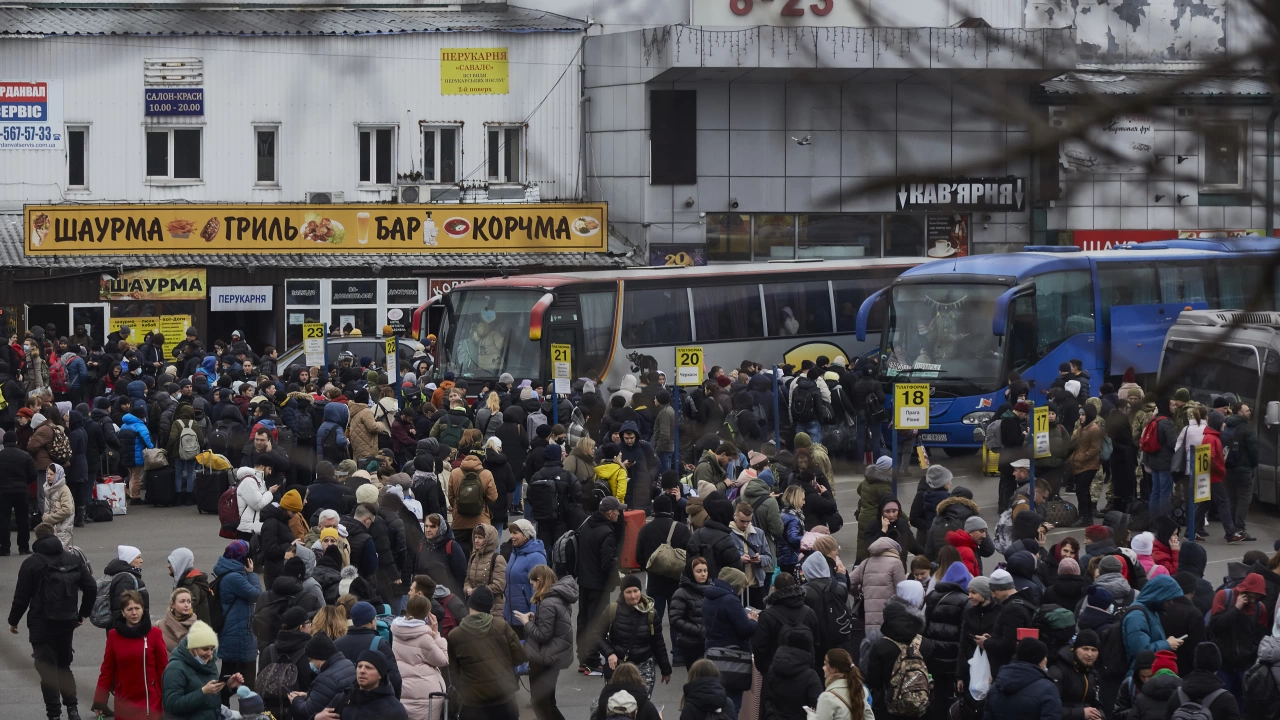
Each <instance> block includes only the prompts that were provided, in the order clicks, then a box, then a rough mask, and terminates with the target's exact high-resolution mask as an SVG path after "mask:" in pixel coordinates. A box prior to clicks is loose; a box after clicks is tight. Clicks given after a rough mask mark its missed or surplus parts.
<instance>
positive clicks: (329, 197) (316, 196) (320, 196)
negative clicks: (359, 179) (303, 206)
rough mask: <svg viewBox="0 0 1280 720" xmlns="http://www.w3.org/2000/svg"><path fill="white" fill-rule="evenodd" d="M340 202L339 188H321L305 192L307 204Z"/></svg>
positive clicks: (336, 203)
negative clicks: (316, 190)
mask: <svg viewBox="0 0 1280 720" xmlns="http://www.w3.org/2000/svg"><path fill="white" fill-rule="evenodd" d="M342 203H343V199H342V191H341V190H323V191H319V192H309V193H307V204H308V205H341V204H342Z"/></svg>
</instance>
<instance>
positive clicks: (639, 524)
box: [621, 510, 644, 570]
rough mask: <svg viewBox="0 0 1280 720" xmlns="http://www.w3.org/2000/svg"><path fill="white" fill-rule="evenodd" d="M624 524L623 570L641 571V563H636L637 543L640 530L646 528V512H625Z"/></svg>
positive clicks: (623, 515)
mask: <svg viewBox="0 0 1280 720" xmlns="http://www.w3.org/2000/svg"><path fill="white" fill-rule="evenodd" d="M622 523H623V526H624V530H623V533H624V534H623V537H622V562H621V567H622V569H623V570H639V569H640V563H638V562H637V561H636V542H637V541H638V540H639V539H640V529H641V528H643V527H644V511H643V510H627V511H625V512H623V513H622Z"/></svg>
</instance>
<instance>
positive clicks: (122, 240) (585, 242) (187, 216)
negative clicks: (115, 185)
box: [23, 203, 608, 256]
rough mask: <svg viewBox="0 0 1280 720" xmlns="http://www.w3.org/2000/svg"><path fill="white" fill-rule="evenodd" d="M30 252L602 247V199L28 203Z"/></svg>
mask: <svg viewBox="0 0 1280 720" xmlns="http://www.w3.org/2000/svg"><path fill="white" fill-rule="evenodd" d="M23 224H24V228H25V244H24V249H25V251H26V254H27V255H29V256H34V255H61V254H90V255H92V254H102V255H121V254H123V255H129V254H155V253H206V254H207V253H237V254H274V253H387V252H401V253H404V252H408V253H435V252H461V253H466V252H493V251H495V250H510V251H516V252H521V251H523V252H597V253H598V252H604V251H605V250H607V249H608V241H607V236H608V208H607V206H606V205H605V204H604V203H575V204H558V203H546V204H540V203H529V204H510V205H381V204H379V205H358V204H352V205H300V204H299V205H129V204H118V205H28V206H26V207H25V208H24V223H23Z"/></svg>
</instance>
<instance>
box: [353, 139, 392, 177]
mask: <svg viewBox="0 0 1280 720" xmlns="http://www.w3.org/2000/svg"><path fill="white" fill-rule="evenodd" d="M395 142H396V129H395V128H392V127H364V128H360V182H362V183H364V184H366V185H390V184H391V178H393V177H395V167H394V165H395Z"/></svg>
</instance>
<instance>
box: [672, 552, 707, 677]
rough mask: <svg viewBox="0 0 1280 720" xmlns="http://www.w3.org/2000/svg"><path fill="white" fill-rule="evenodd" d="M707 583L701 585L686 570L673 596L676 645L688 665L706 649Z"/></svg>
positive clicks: (673, 623)
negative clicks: (705, 603)
mask: <svg viewBox="0 0 1280 720" xmlns="http://www.w3.org/2000/svg"><path fill="white" fill-rule="evenodd" d="M707 587H708V586H707V585H699V584H698V583H696V582H694V581H693V578H691V577H689V574H688V573H687V572H686V573H685V574H684V575H682V576H680V589H679V590H676V594H675V595H673V596H671V608H670V610H669V614H670V616H671V630H672V631H673V632H674V633H675V634H676V636H677V639H676V645H677V646H678V647H679V648H680V655H681V656H682V657H683V658H684V661H685V663H686V664H687V665H692V664H693V661H694V660H697V659H699V658H701V657H702V654H703V653H704V652H705V650H706V646H705V644H704V642H703V629H702V600H703V597H704V594H705V593H706V590H707Z"/></svg>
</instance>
